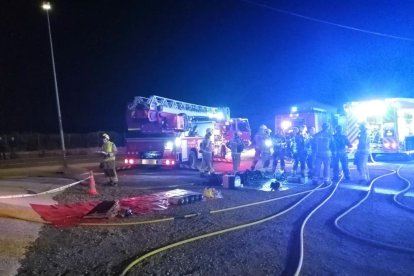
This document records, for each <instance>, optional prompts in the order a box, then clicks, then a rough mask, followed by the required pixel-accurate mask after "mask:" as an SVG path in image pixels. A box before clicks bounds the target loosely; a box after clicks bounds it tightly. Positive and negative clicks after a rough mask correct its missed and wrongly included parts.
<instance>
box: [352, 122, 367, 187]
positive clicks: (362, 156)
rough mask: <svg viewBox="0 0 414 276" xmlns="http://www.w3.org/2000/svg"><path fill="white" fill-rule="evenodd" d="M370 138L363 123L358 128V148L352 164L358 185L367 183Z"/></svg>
mask: <svg viewBox="0 0 414 276" xmlns="http://www.w3.org/2000/svg"><path fill="white" fill-rule="evenodd" d="M370 148H371V146H370V138H369V135H368V132H367V127H366V125H365V124H364V123H362V124H361V125H360V126H359V136H358V146H357V150H356V152H355V157H354V158H355V159H354V163H355V165H356V167H357V170H358V174H359V182H360V183H369V181H370V177H369V171H368V167H367V163H368V158H369V155H370Z"/></svg>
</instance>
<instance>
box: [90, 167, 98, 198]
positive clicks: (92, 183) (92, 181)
mask: <svg viewBox="0 0 414 276" xmlns="http://www.w3.org/2000/svg"><path fill="white" fill-rule="evenodd" d="M89 194H90V195H93V196H94V195H98V192H97V191H96V187H95V178H94V177H93V171H90V176H89Z"/></svg>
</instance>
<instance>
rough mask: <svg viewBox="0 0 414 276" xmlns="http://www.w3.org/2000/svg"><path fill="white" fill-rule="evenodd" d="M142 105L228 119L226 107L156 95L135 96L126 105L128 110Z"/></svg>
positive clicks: (173, 112)
mask: <svg viewBox="0 0 414 276" xmlns="http://www.w3.org/2000/svg"><path fill="white" fill-rule="evenodd" d="M139 104H141V105H144V106H146V107H148V108H149V109H150V110H154V111H162V112H168V113H172V114H181V113H183V114H186V115H187V116H201V117H206V116H208V117H216V118H218V119H221V118H220V117H221V115H222V119H225V120H228V119H230V109H229V108H228V107H209V106H204V105H198V104H192V103H186V102H182V101H176V100H173V99H168V98H164V97H160V96H156V95H152V96H150V97H148V98H145V97H141V96H136V97H135V98H134V101H133V102H132V103H131V104H130V105H128V108H129V109H130V110H132V109H135V108H136V107H137V105H139Z"/></svg>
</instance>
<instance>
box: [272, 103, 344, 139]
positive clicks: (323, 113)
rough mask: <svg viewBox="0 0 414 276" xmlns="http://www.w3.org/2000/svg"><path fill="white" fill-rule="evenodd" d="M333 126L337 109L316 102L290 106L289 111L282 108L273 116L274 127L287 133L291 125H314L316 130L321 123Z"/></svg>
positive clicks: (336, 121)
mask: <svg viewBox="0 0 414 276" xmlns="http://www.w3.org/2000/svg"><path fill="white" fill-rule="evenodd" d="M323 123H328V124H330V125H331V126H332V127H334V126H335V125H336V124H337V123H338V117H337V109H336V108H335V107H331V106H328V105H324V104H321V103H317V102H304V103H301V104H298V105H296V106H292V107H291V108H290V111H288V110H282V111H280V112H279V113H277V114H276V116H275V129H282V130H283V131H284V132H285V133H289V132H290V130H291V129H292V128H293V127H300V126H306V127H307V128H310V127H315V130H316V131H317V132H318V131H320V130H321V129H322V124H323Z"/></svg>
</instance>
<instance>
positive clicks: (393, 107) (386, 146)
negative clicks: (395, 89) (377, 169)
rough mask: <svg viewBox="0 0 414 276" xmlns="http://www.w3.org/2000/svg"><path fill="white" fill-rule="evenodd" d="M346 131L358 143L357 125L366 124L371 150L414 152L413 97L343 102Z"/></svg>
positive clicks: (354, 142)
mask: <svg viewBox="0 0 414 276" xmlns="http://www.w3.org/2000/svg"><path fill="white" fill-rule="evenodd" d="M344 110H345V116H346V130H347V133H348V138H349V140H350V141H351V143H353V144H356V143H357V137H358V133H359V130H358V126H359V124H360V123H364V124H365V125H366V126H367V129H368V133H369V135H370V137H371V150H372V153H373V154H374V155H375V154H378V153H412V152H414V120H413V118H414V99H410V98H388V99H381V100H370V101H358V102H348V103H345V104H344Z"/></svg>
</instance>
